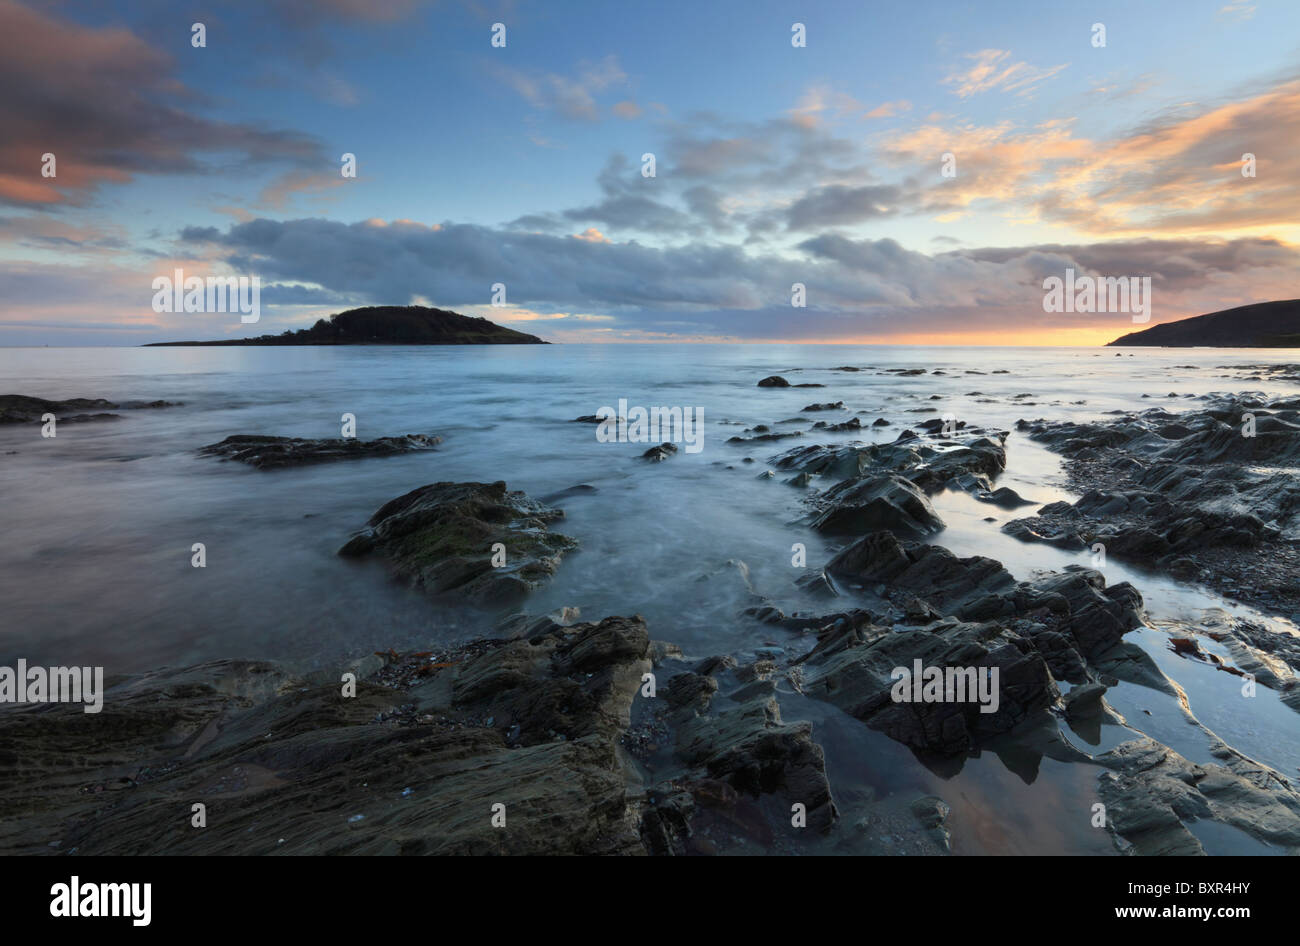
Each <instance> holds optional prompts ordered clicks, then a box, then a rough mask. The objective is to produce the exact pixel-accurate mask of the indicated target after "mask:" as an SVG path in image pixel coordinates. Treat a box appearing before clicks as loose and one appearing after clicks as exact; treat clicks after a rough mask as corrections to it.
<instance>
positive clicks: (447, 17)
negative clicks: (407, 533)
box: [0, 0, 1300, 346]
mask: <svg viewBox="0 0 1300 946" xmlns="http://www.w3.org/2000/svg"><path fill="white" fill-rule="evenodd" d="M196 24H202V33H203V43H202V44H197V40H196V32H195V25H196ZM1099 27H1100V28H1101V29H1100V30H1099ZM502 28H503V29H502ZM1103 32H1104V36H1103ZM494 37H495V38H496V44H495V45H494ZM801 38H802V40H803V42H802V43H800V42H799V40H800V39H801ZM1102 39H1104V43H1103V42H1101V40H1102ZM0 88H2V89H4V94H3V96H2V97H0V345H52V346H57V345H139V344H142V343H147V342H154V341H166V340H177V339H216V338H234V337H240V336H246V335H259V334H264V333H279V332H281V331H284V330H286V329H296V328H302V327H306V326H309V325H311V324H312V323H313V322H315V321H316V319H318V318H321V317H322V316H327V315H329V314H330V313H333V312H338V311H342V310H344V309H348V308H352V307H355V306H358V305H377V304H385V305H407V304H421V305H434V306H438V307H441V308H449V309H453V310H455V311H458V312H463V313H465V314H469V315H480V316H484V317H486V318H490V319H492V320H493V321H495V322H498V323H501V324H504V325H509V326H511V327H512V328H517V329H520V330H522V331H527V332H531V333H533V334H537V335H539V336H541V337H542V338H544V339H547V340H548V341H553V342H785V343H789V342H809V343H813V342H815V343H834V342H842V343H872V344H875V343H881V344H954V345H964V344H971V345H1096V344H1104V343H1105V342H1107V341H1110V340H1111V339H1113V338H1116V337H1118V336H1120V335H1123V334H1125V333H1127V332H1130V331H1133V330H1134V329H1135V328H1142V327H1146V326H1145V325H1137V326H1135V325H1134V324H1133V319H1132V316H1131V315H1130V314H1128V313H1125V312H1091V313H1080V312H1046V311H1044V304H1043V300H1044V296H1045V292H1044V280H1045V279H1048V278H1049V277H1054V276H1055V277H1064V276H1065V273H1066V271H1067V270H1073V271H1074V272H1075V273H1076V274H1078V275H1080V276H1084V275H1092V276H1096V277H1128V278H1144V277H1146V278H1150V280H1151V318H1150V322H1149V323H1147V324H1157V323H1160V322H1165V321H1171V320H1176V319H1180V318H1185V317H1188V316H1193V315H1198V314H1201V313H1204V312H1211V311H1215V310H1219V309H1224V308H1229V307H1232V306H1236V305H1244V304H1247V303H1250V302H1258V301H1265V300H1270V299H1287V298H1295V297H1297V296H1300V146H1298V145H1300V2H1297V0H1212V2H1199V0H1169V2H1162V0H1146V2H1133V0H1121V2H1107V0H1092V2H1090V3H1087V4H1078V3H1062V4H1050V3H1043V2H1042V0H1035V2H1028V3H1018V2H999V0H981V2H978V3H976V2H970V3H958V2H939V0H915V2H909V3H892V2H891V3H876V2H866V0H851V2H838V0H816V2H810V0H806V2H802V3H791V2H767V0H744V2H735V3H732V2H710V3H701V2H699V0H691V2H674V0H660V2H655V3H650V4H646V3H633V2H621V0H620V2H612V0H592V2H578V0H574V2H567V0H566V2H562V0H549V2H544V3H543V2H536V3H533V2H526V0H517V2H513V0H511V2H498V0H465V2H452V0H438V2H422V0H250V2H227V3H219V4H212V5H206V4H199V3H190V2H188V0H139V2H132V0H120V2H113V3H108V2H97V0H82V2H57V0H56V2H40V0H29V2H26V3H17V2H12V0H0ZM48 155H52V156H53V165H51V163H50V159H49V158H48V157H47V156H48ZM344 155H353V156H354V158H355V176H348V175H346V174H345V173H344V171H345V168H344V164H345V162H344ZM650 155H652V156H653V165H654V166H653V174H652V175H651V174H650V173H649V170H650V169H649V167H648V163H649V160H650V159H649V158H648V157H647V156H650ZM1246 155H1251V156H1253V159H1252V160H1250V161H1249V162H1248V161H1247V160H1246V159H1245V157H1244V156H1246ZM1248 164H1249V165H1250V166H1249V169H1248V170H1247V173H1243V169H1244V168H1246V167H1247V165H1248ZM51 171H52V172H53V173H52V176H51V175H50V172H51ZM177 269H180V270H182V272H183V273H184V274H185V275H186V276H199V277H206V276H213V275H236V276H248V277H254V276H256V277H257V278H258V279H259V280H260V284H261V287H262V289H261V306H262V308H261V317H260V320H259V321H258V322H257V323H256V324H243V323H241V321H240V319H239V317H238V316H237V315H234V316H232V315H231V314H230V313H195V312H191V313H184V312H181V313H169V312H162V313H160V312H156V311H155V306H154V305H153V302H154V295H155V293H154V288H153V284H154V280H155V279H156V278H158V277H160V276H171V275H172V274H173V273H174V271H175V270H177ZM498 284H500V285H503V286H504V287H505V288H504V304H498V305H494V304H493V292H494V290H493V287H494V286H495V285H498ZM796 284H799V285H801V286H802V287H804V288H803V293H802V295H803V298H802V301H803V303H804V304H803V305H795V304H793V303H794V302H795V301H796V300H795V294H794V292H793V291H792V287H794V286H795V285H796ZM496 301H497V302H498V303H501V302H502V301H503V300H502V299H501V297H500V293H498V295H497V299H496Z"/></svg>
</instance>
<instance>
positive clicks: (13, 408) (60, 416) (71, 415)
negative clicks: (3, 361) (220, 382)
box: [0, 394, 180, 424]
mask: <svg viewBox="0 0 1300 946" xmlns="http://www.w3.org/2000/svg"><path fill="white" fill-rule="evenodd" d="M179 406H180V405H179V404H174V403H172V402H171V401H127V402H125V403H122V404H115V403H113V402H112V401H106V400H104V399H103V398H85V397H74V398H69V399H68V400H66V401H50V400H46V399H45V398H41V397H28V396H27V395H25V394H0V424H28V423H37V424H39V423H40V422H41V418H42V417H43V416H44V415H46V414H53V415H54V416H55V418H56V419H57V420H58V422H59V423H61V424H70V423H80V422H82V421H89V420H116V419H118V417H119V416H120V415H118V414H110V413H108V412H109V411H115V410H121V409H123V408H126V409H128V410H139V409H142V408H158V407H179Z"/></svg>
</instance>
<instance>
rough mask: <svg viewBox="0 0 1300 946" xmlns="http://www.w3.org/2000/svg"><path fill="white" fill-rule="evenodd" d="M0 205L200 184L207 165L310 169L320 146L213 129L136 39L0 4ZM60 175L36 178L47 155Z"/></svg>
mask: <svg viewBox="0 0 1300 946" xmlns="http://www.w3.org/2000/svg"><path fill="white" fill-rule="evenodd" d="M0 88H3V89H4V90H5V93H4V95H3V96H0V128H4V130H5V143H4V144H3V145H0V203H9V204H15V205H25V206H41V205H50V204H59V203H82V202H85V201H86V200H88V199H89V197H90V195H91V194H92V193H93V191H94V190H95V189H96V187H98V186H99V185H101V184H103V183H105V182H114V183H123V182H126V181H129V180H131V178H132V177H133V176H135V175H137V174H144V173H149V174H179V173H200V172H203V171H205V170H206V169H207V168H206V167H205V165H204V164H203V162H202V160H201V156H202V155H205V154H216V153H218V152H221V153H223V154H226V155H229V154H232V153H233V154H234V155H235V156H236V159H237V160H238V161H242V162H244V163H247V164H267V163H275V162H287V163H290V164H296V165H300V166H304V165H307V164H311V163H314V162H317V161H319V160H320V158H321V148H320V145H319V143H318V142H317V141H316V140H315V139H314V138H311V137H309V136H307V135H303V134H300V133H297V132H292V131H276V130H267V129H264V128H261V127H255V126H253V125H248V124H238V123H226V122H217V121H209V120H207V119H204V118H201V117H199V116H197V115H195V114H192V113H190V112H187V111H185V110H184V109H183V108H181V107H180V105H181V103H185V104H192V103H193V101H194V96H193V94H192V93H191V92H190V91H189V90H188V89H186V88H185V87H184V86H183V85H182V84H181V83H180V82H179V81H177V80H176V79H175V78H174V77H173V76H172V61H171V58H170V57H169V56H167V55H166V54H164V53H163V52H161V51H159V50H157V49H154V48H153V47H151V46H149V45H148V44H147V43H145V42H144V41H143V40H142V39H140V38H139V37H138V36H136V35H135V34H133V33H131V32H130V31H129V30H126V29H122V28H117V27H111V28H103V29H94V28H89V27H84V26H79V25H77V24H75V23H71V22H69V21H66V20H61V19H57V18H56V17H54V16H53V15H50V14H47V13H44V12H41V11H36V10H28V9H26V8H24V7H21V6H19V5H18V4H17V3H14V2H12V0H0ZM45 153H52V154H53V155H54V156H55V161H56V170H57V175H56V176H55V177H52V178H45V177H42V176H41V167H42V155H43V154H45Z"/></svg>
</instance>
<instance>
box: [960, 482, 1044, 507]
mask: <svg viewBox="0 0 1300 946" xmlns="http://www.w3.org/2000/svg"><path fill="white" fill-rule="evenodd" d="M975 498H976V499H978V500H979V501H980V502H982V503H992V504H993V505H995V506H1001V507H1002V508H1003V509H1018V508H1019V507H1021V506H1033V505H1036V504H1035V503H1034V501H1033V500H1031V499H1025V498H1024V497H1022V496H1021V495H1020V494H1019V493H1017V492H1016V491H1015V490H1014V489H1011V488H1010V487H1009V486H1003V487H1000V488H999V489H995V490H993V491H992V492H991V493H990V492H984V493H976V494H975Z"/></svg>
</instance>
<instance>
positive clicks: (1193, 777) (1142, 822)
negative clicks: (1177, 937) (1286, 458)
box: [1096, 737, 1300, 856]
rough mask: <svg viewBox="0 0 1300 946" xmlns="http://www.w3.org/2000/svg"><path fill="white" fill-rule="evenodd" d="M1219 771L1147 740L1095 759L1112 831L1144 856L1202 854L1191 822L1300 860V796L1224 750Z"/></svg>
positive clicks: (1219, 748) (1220, 748)
mask: <svg viewBox="0 0 1300 946" xmlns="http://www.w3.org/2000/svg"><path fill="white" fill-rule="evenodd" d="M1211 754H1212V755H1214V756H1215V757H1216V758H1218V759H1219V760H1220V762H1221V763H1222V764H1219V765H1214V764H1210V765H1197V764H1194V763H1192V762H1189V761H1188V760H1187V759H1185V758H1183V757H1182V756H1180V755H1179V754H1178V753H1176V752H1174V751H1173V750H1172V749H1170V748H1169V747H1167V746H1163V745H1161V744H1160V743H1158V742H1156V741H1155V740H1153V739H1150V738H1147V737H1142V738H1139V739H1134V740H1132V741H1130V742H1125V743H1122V744H1121V745H1119V746H1116V747H1115V748H1114V749H1112V750H1111V751H1110V752H1107V753H1105V754H1103V755H1100V756H1097V757H1096V761H1097V762H1098V763H1099V764H1101V765H1103V766H1105V767H1106V768H1108V769H1109V770H1110V771H1109V772H1106V773H1104V774H1103V775H1102V777H1101V779H1100V795H1101V800H1102V802H1103V803H1104V804H1105V806H1106V816H1107V826H1108V827H1109V828H1110V829H1111V830H1112V832H1113V833H1114V834H1115V835H1117V836H1118V837H1119V838H1121V839H1122V840H1123V841H1124V842H1125V843H1126V844H1127V845H1131V847H1132V849H1133V850H1134V851H1135V852H1136V853H1138V854H1141V855H1146V856H1153V855H1188V854H1204V853H1205V849H1204V848H1203V847H1202V846H1201V842H1200V841H1198V840H1197V839H1196V836H1195V835H1193V834H1192V833H1191V832H1190V831H1189V830H1188V829H1187V827H1186V825H1185V824H1184V822H1186V821H1191V820H1195V821H1215V822H1218V823H1220V824H1225V825H1229V826H1231V827H1234V828H1237V829H1239V830H1241V831H1243V832H1245V833H1246V834H1248V835H1250V836H1251V837H1253V838H1255V839H1256V840H1258V841H1261V842H1263V843H1265V844H1269V845H1272V846H1274V847H1278V848H1282V849H1283V850H1289V851H1290V852H1291V853H1297V852H1300V793H1297V792H1296V790H1295V789H1294V788H1293V787H1292V786H1291V784H1290V782H1289V781H1288V780H1287V779H1285V778H1283V777H1282V776H1280V775H1279V774H1278V773H1277V772H1275V771H1273V770H1272V769H1270V768H1268V767H1267V766H1262V765H1260V764H1259V763H1257V762H1253V761H1252V760H1249V759H1247V758H1245V757H1244V756H1242V755H1241V754H1240V753H1238V752H1236V751H1234V750H1232V749H1229V748H1228V747H1227V746H1225V745H1223V744H1222V743H1221V742H1219V743H1217V744H1216V745H1215V746H1214V747H1212V749H1211Z"/></svg>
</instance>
